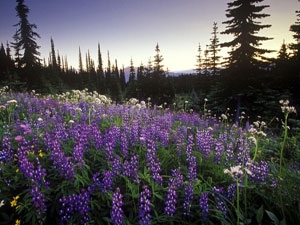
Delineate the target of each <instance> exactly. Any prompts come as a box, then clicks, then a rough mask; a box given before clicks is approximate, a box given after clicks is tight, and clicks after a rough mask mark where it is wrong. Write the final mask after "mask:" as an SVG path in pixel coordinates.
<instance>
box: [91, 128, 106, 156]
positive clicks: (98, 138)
mask: <svg viewBox="0 0 300 225" xmlns="http://www.w3.org/2000/svg"><path fill="white" fill-rule="evenodd" d="M91 136H92V137H93V141H94V143H95V149H96V150H97V151H99V150H102V148H103V137H102V133H101V131H100V130H99V129H98V127H97V126H96V125H95V126H92V128H91Z"/></svg>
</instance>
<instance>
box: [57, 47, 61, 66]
mask: <svg viewBox="0 0 300 225" xmlns="http://www.w3.org/2000/svg"><path fill="white" fill-rule="evenodd" d="M57 67H58V69H61V59H60V55H59V51H57Z"/></svg>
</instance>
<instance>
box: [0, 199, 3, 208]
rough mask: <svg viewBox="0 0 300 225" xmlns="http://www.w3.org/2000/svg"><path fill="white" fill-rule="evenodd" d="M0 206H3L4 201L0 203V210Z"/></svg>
mask: <svg viewBox="0 0 300 225" xmlns="http://www.w3.org/2000/svg"><path fill="white" fill-rule="evenodd" d="M2 206H4V200H2V201H1V202H0V208H1V207H2Z"/></svg>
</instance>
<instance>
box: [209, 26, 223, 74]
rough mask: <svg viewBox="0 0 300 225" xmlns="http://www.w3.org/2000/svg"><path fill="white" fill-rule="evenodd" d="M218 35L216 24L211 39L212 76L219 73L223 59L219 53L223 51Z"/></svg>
mask: <svg viewBox="0 0 300 225" xmlns="http://www.w3.org/2000/svg"><path fill="white" fill-rule="evenodd" d="M218 33H219V32H218V26H217V23H216V22H214V25H213V32H212V38H211V39H210V41H211V42H210V45H209V52H210V55H211V58H210V61H211V69H212V75H217V74H218V72H219V61H220V58H221V57H220V56H219V55H218V53H219V52H220V51H221V49H220V44H219V38H218Z"/></svg>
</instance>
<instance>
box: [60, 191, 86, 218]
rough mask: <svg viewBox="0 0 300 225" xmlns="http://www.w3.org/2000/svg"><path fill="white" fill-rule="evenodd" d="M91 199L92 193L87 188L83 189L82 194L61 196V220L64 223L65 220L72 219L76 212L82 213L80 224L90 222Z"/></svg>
mask: <svg viewBox="0 0 300 225" xmlns="http://www.w3.org/2000/svg"><path fill="white" fill-rule="evenodd" d="M89 200H90V194H89V192H88V191H86V190H85V189H82V191H81V193H80V194H72V195H69V196H63V197H62V198H60V199H59V200H58V202H59V203H60V204H61V207H62V209H61V210H60V211H59V215H60V217H61V218H60V222H61V223H63V224H64V223H65V222H68V221H70V220H71V219H72V218H73V216H74V215H75V214H79V215H80V217H81V219H80V224H86V223H87V222H89V216H88V213H89V211H90V206H89Z"/></svg>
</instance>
